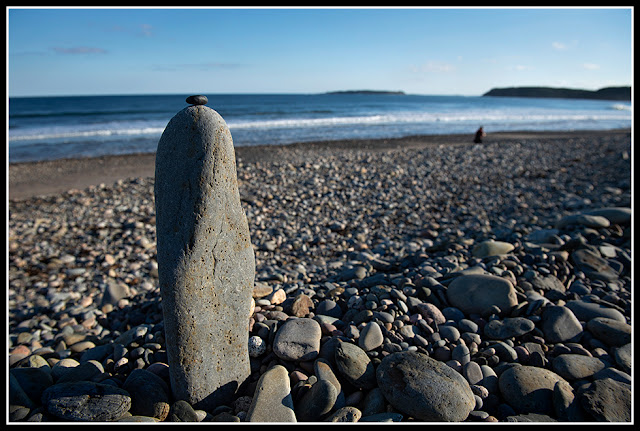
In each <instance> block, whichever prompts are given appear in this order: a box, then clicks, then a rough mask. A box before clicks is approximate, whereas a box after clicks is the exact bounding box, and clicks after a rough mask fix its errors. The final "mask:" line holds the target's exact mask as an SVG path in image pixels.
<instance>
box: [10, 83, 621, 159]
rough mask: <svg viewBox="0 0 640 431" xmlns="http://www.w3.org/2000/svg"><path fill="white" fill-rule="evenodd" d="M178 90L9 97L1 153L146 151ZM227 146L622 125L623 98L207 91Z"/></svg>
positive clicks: (54, 155) (178, 99)
mask: <svg viewBox="0 0 640 431" xmlns="http://www.w3.org/2000/svg"><path fill="white" fill-rule="evenodd" d="M186 96H188V95H141V96H74V97H24V98H10V99H9V129H8V138H9V139H8V141H9V148H8V156H9V162H10V163H14V162H26V161H38V160H51V159H59V158H80V157H94V156H101V155H111V154H130V153H151V152H155V150H156V147H157V144H158V140H159V139H160V136H161V134H162V131H163V130H164V128H165V126H166V125H167V123H168V122H169V120H170V119H171V118H172V117H173V116H174V115H175V114H176V113H177V112H178V111H179V110H181V109H183V108H185V107H186V106H188V105H187V103H186V102H185V98H186ZM207 97H208V98H209V103H208V104H207V106H209V107H210V108H213V109H215V110H216V111H217V112H218V113H219V114H220V115H222V117H223V118H224V119H225V121H226V122H227V124H228V125H229V128H230V130H231V134H232V136H233V141H234V145H235V146H236V147H238V146H245V145H280V144H290V143H295V142H308V141H328V140H337V139H360V138H394V137H402V136H410V135H435V134H458V133H468V134H469V135H470V136H472V135H473V134H474V132H475V131H476V129H477V128H478V127H480V126H484V129H485V132H487V133H488V134H490V133H492V132H498V131H516V130H517V131H570V130H608V129H617V128H630V127H631V118H632V112H631V105H630V103H626V102H617V101H600V100H581V99H534V98H511V97H509V98H506V97H465V96H423V95H393V94H308V95H305V94H254V95H252V94H207Z"/></svg>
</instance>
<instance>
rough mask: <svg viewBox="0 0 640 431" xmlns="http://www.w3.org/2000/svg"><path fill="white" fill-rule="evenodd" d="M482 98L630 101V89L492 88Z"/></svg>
mask: <svg viewBox="0 0 640 431" xmlns="http://www.w3.org/2000/svg"><path fill="white" fill-rule="evenodd" d="M482 96H492V97H555V98H560V99H599V100H624V101H630V100H631V87H605V88H601V89H600V90H596V91H591V90H577V89H572V88H551V87H508V88H493V89H491V90H489V91H488V92H486V93H485V94H483V95H482Z"/></svg>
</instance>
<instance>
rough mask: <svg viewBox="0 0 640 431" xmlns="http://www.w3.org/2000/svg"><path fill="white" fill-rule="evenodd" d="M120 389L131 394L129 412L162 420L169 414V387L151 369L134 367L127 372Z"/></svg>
mask: <svg viewBox="0 0 640 431" xmlns="http://www.w3.org/2000/svg"><path fill="white" fill-rule="evenodd" d="M122 389H124V390H125V391H127V392H129V395H130V396H131V414H132V415H138V416H148V417H153V418H156V419H158V420H160V421H163V420H165V419H166V418H167V416H169V409H170V407H171V406H170V404H169V391H170V390H169V387H168V386H167V384H166V383H165V381H164V380H162V378H161V377H159V376H157V375H155V374H153V373H152V372H151V371H147V370H143V369H136V370H133V371H132V372H131V374H129V377H127V380H125V382H124V384H123V385H122Z"/></svg>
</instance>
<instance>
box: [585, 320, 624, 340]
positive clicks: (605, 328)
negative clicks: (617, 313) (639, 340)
mask: <svg viewBox="0 0 640 431" xmlns="http://www.w3.org/2000/svg"><path fill="white" fill-rule="evenodd" d="M587 330H588V331H589V332H591V334H593V336H594V337H596V338H597V339H598V340H600V341H602V342H603V343H605V344H607V345H609V346H624V345H625V344H628V343H630V342H631V325H629V324H627V323H625V322H621V321H619V320H615V319H608V318H606V317H595V318H593V319H591V320H589V321H588V322H587Z"/></svg>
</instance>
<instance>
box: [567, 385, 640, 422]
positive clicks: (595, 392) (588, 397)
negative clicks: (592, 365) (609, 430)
mask: <svg viewBox="0 0 640 431" xmlns="http://www.w3.org/2000/svg"><path fill="white" fill-rule="evenodd" d="M578 399H579V400H580V404H581V405H582V407H583V408H584V409H585V410H586V411H587V412H588V413H589V414H590V415H592V416H593V417H594V418H595V419H596V420H597V421H601V422H630V421H631V386H630V385H627V384H625V383H621V382H617V381H615V380H612V379H600V380H595V381H594V382H593V383H591V385H590V386H588V387H587V388H586V389H584V390H582V391H579V392H578Z"/></svg>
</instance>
